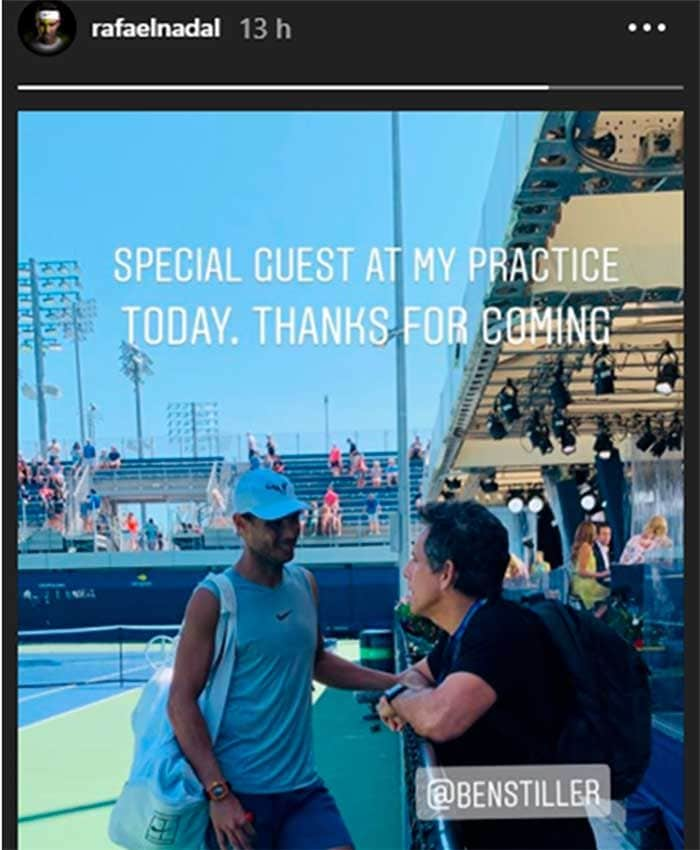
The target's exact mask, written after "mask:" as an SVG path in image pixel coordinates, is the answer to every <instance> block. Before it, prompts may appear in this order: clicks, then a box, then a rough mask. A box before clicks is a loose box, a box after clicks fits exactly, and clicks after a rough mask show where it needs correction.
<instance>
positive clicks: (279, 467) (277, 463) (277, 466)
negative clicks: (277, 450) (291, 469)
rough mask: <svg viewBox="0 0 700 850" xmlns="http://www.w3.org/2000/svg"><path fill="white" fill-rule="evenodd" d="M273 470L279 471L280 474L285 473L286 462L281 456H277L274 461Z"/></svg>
mask: <svg viewBox="0 0 700 850" xmlns="http://www.w3.org/2000/svg"><path fill="white" fill-rule="evenodd" d="M272 470H273V472H277V473H279V474H280V475H282V474H283V473H284V462H283V461H282V458H281V457H275V459H274V460H273V461H272Z"/></svg>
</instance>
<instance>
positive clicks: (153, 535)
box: [143, 517, 159, 552]
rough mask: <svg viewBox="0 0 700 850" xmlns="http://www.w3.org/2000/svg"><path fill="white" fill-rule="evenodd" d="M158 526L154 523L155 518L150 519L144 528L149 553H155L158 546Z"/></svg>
mask: <svg viewBox="0 0 700 850" xmlns="http://www.w3.org/2000/svg"><path fill="white" fill-rule="evenodd" d="M158 534H159V530H158V526H157V525H156V524H155V522H154V521H153V517H150V518H149V520H148V522H147V523H146V525H144V527H143V536H144V539H145V540H146V548H147V549H148V550H149V552H154V551H155V549H156V547H157V545H158Z"/></svg>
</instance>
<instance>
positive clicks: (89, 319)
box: [58, 297, 97, 443]
mask: <svg viewBox="0 0 700 850" xmlns="http://www.w3.org/2000/svg"><path fill="white" fill-rule="evenodd" d="M63 312H64V313H65V311H63ZM96 315H97V303H96V301H95V299H94V298H90V299H88V300H87V301H83V300H82V299H81V298H80V297H78V298H76V299H75V300H74V301H72V303H71V304H70V309H69V310H68V311H67V315H64V316H61V314H60V312H59V317H58V318H63V319H64V321H63V335H64V337H65V338H66V339H72V340H73V351H74V354H75V380H76V385H77V389H78V424H79V426H80V442H81V443H84V442H85V409H84V405H83V378H82V371H81V368H80V343H81V342H84V341H85V339H86V338H87V335H88V334H89V333H92V331H93V330H94V322H95V317H96Z"/></svg>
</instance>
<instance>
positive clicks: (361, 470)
mask: <svg viewBox="0 0 700 850" xmlns="http://www.w3.org/2000/svg"><path fill="white" fill-rule="evenodd" d="M366 479H367V464H366V462H365V457H364V455H362V454H358V455H357V462H356V464H355V482H356V484H357V486H358V487H360V488H361V487H364V486H365V484H366Z"/></svg>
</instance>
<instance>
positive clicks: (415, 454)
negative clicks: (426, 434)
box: [408, 434, 423, 460]
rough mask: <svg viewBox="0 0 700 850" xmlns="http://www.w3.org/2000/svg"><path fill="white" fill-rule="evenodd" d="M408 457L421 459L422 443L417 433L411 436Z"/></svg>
mask: <svg viewBox="0 0 700 850" xmlns="http://www.w3.org/2000/svg"><path fill="white" fill-rule="evenodd" d="M408 459H409V460H422V459H423V444H422V443H421V441H420V437H419V436H418V434H416V436H415V437H414V438H413V442H412V443H411V448H410V449H409V451H408Z"/></svg>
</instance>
